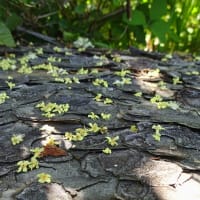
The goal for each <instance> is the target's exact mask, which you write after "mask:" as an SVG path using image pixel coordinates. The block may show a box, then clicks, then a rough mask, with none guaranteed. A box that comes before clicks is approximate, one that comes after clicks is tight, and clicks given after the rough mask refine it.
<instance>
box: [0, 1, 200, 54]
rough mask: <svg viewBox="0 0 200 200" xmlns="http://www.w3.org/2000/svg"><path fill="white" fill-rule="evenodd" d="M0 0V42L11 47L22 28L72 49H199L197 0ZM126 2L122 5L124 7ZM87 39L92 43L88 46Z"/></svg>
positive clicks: (198, 8)
mask: <svg viewBox="0 0 200 200" xmlns="http://www.w3.org/2000/svg"><path fill="white" fill-rule="evenodd" d="M127 2H128V1H126V0H111V1H106V0H87V1H83V0H77V1H55V0H50V1H33V0H10V1H4V0H0V5H1V7H0V13H1V14H0V44H1V45H7V46H14V45H15V42H14V39H13V37H12V35H11V31H13V30H16V27H17V26H19V25H21V24H22V23H23V26H24V27H26V28H27V29H30V30H34V31H37V32H41V33H43V34H47V35H49V36H53V37H56V38H57V39H60V40H62V41H64V42H65V43H67V44H69V45H71V44H72V43H73V42H74V41H76V42H74V45H75V46H76V47H77V48H80V49H85V48H87V47H93V44H94V45H95V46H97V47H106V48H127V47H128V46H130V45H134V46H139V47H142V48H146V49H147V50H155V49H158V50H164V51H169V50H171V51H172V50H182V51H183V50H184V51H185V50H190V51H198V50H199V47H198V44H199V42H200V41H199V40H200V37H199V35H200V29H199V11H200V2H199V1H198V0H194V1H190V0H185V1H182V0H176V1H173V0H141V1H136V0H132V1H131V5H130V6H127V5H128V4H127ZM126 4H127V5H126ZM87 38H90V40H91V41H92V43H90V40H88V39H87Z"/></svg>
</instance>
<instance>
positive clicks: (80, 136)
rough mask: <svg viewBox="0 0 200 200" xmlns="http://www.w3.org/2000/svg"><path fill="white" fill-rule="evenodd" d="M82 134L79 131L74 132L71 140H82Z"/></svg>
mask: <svg viewBox="0 0 200 200" xmlns="http://www.w3.org/2000/svg"><path fill="white" fill-rule="evenodd" d="M83 139H84V136H83V135H82V134H81V133H76V134H75V135H74V137H73V141H82V140H83Z"/></svg>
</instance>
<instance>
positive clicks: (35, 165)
mask: <svg viewBox="0 0 200 200" xmlns="http://www.w3.org/2000/svg"><path fill="white" fill-rule="evenodd" d="M28 167H29V168H30V170H33V169H38V168H39V162H38V160H37V159H36V158H35V157H32V158H31V160H30V162H29V165H28Z"/></svg>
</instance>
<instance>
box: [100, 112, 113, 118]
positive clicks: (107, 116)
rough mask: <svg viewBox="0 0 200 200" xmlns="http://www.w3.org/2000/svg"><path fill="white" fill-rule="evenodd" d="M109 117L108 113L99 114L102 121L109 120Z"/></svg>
mask: <svg viewBox="0 0 200 200" xmlns="http://www.w3.org/2000/svg"><path fill="white" fill-rule="evenodd" d="M110 117H111V114H110V113H108V114H106V113H101V118H102V119H104V120H109V119H110Z"/></svg>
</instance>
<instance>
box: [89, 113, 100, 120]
mask: <svg viewBox="0 0 200 200" xmlns="http://www.w3.org/2000/svg"><path fill="white" fill-rule="evenodd" d="M88 117H89V118H90V119H92V120H97V119H99V116H98V115H96V114H94V112H91V113H90V114H89V115H88Z"/></svg>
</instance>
